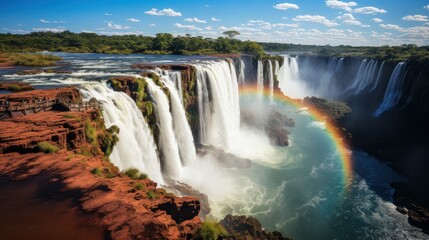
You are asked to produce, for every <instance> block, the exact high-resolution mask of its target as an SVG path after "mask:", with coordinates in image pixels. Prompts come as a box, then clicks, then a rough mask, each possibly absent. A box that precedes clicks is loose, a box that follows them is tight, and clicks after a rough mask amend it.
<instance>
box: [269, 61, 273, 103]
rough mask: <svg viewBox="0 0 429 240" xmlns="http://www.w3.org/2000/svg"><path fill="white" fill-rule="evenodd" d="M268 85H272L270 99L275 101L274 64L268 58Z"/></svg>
mask: <svg viewBox="0 0 429 240" xmlns="http://www.w3.org/2000/svg"><path fill="white" fill-rule="evenodd" d="M267 71H268V85H269V87H270V101H273V94H274V74H273V64H272V63H271V61H270V60H268V70H267Z"/></svg>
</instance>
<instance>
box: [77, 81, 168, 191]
mask: <svg viewBox="0 0 429 240" xmlns="http://www.w3.org/2000/svg"><path fill="white" fill-rule="evenodd" d="M80 92H81V94H82V96H83V98H84V100H85V101H89V100H90V99H91V98H95V99H97V100H98V101H99V102H100V103H101V106H102V108H103V117H104V123H105V125H106V127H110V126H112V125H116V126H118V127H119V136H118V137H119V141H118V143H116V145H115V147H114V148H113V151H112V154H111V155H110V160H111V161H112V163H113V164H115V166H117V167H118V168H119V169H120V170H125V169H128V168H137V169H138V170H139V171H141V172H144V173H147V174H148V176H149V177H150V178H151V179H153V180H154V181H156V182H158V183H161V184H162V183H163V182H164V180H163V177H162V173H161V166H160V162H159V159H158V156H157V153H156V145H155V142H154V140H153V136H152V133H151V131H150V129H149V126H148V124H147V123H146V121H145V119H144V118H143V115H142V114H141V111H140V110H139V109H138V107H137V105H136V104H135V102H134V100H133V99H131V98H130V97H129V96H128V95H127V94H125V93H123V92H115V91H113V90H112V89H110V88H108V87H107V85H106V83H95V84H84V85H82V86H81V87H80Z"/></svg>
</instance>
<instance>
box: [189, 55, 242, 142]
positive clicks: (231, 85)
mask: <svg viewBox="0 0 429 240" xmlns="http://www.w3.org/2000/svg"><path fill="white" fill-rule="evenodd" d="M194 67H195V68H196V69H197V91H198V94H197V95H198V110H199V124H200V142H201V143H202V144H207V145H215V146H222V147H224V148H225V149H227V150H228V149H229V147H230V143H231V142H232V141H233V139H234V137H235V136H236V135H237V133H238V131H239V128H240V106H239V96H238V83H237V75H236V72H235V68H234V65H233V64H232V63H231V62H230V61H211V62H206V63H205V64H198V65H194Z"/></svg>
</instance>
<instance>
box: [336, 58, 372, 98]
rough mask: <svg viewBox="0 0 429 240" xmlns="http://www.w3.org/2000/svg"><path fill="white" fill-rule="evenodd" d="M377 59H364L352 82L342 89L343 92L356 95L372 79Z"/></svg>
mask: <svg viewBox="0 0 429 240" xmlns="http://www.w3.org/2000/svg"><path fill="white" fill-rule="evenodd" d="M377 64H378V61H375V60H369V61H368V60H367V59H364V60H363V61H362V63H361V64H360V66H359V70H358V74H357V76H356V78H355V79H354V81H353V83H352V84H351V85H350V86H349V87H348V88H346V90H344V92H343V93H345V94H349V93H350V94H352V95H358V94H359V93H360V92H362V90H364V89H365V88H366V87H367V86H368V85H369V84H370V83H371V82H373V81H372V80H373V79H374V75H375V72H376V69H377Z"/></svg>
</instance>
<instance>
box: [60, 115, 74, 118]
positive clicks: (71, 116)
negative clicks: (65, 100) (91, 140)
mask: <svg viewBox="0 0 429 240" xmlns="http://www.w3.org/2000/svg"><path fill="white" fill-rule="evenodd" d="M63 117H65V118H76V116H75V115H72V114H64V115H63Z"/></svg>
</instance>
